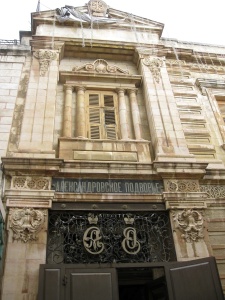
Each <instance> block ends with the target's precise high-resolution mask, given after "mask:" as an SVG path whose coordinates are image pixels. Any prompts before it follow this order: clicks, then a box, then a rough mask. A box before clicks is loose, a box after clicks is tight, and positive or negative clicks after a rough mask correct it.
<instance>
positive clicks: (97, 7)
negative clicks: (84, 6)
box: [88, 0, 108, 17]
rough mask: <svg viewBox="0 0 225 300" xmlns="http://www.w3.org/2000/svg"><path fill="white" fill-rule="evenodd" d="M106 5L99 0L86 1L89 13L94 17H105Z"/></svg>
mask: <svg viewBox="0 0 225 300" xmlns="http://www.w3.org/2000/svg"><path fill="white" fill-rule="evenodd" d="M107 9H108V5H107V4H106V3H105V2H104V1H101V0H91V1H89V2H88V10H89V14H90V15H92V16H94V17H106V13H107Z"/></svg>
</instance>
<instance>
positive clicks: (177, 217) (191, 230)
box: [172, 208, 204, 243]
mask: <svg viewBox="0 0 225 300" xmlns="http://www.w3.org/2000/svg"><path fill="white" fill-rule="evenodd" d="M172 215H173V220H174V222H175V224H176V228H178V229H179V230H180V231H181V233H182V234H181V237H182V238H183V239H184V240H185V241H186V242H187V243H193V242H197V241H199V240H200V239H203V238H204V235H203V222H204V221H203V213H202V212H198V211H197V210H195V209H190V208H187V209H184V210H183V211H182V212H174V211H173V212H172Z"/></svg>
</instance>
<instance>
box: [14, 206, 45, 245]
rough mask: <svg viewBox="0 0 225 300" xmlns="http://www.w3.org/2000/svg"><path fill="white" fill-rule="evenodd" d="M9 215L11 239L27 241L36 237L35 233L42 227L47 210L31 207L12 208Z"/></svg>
mask: <svg viewBox="0 0 225 300" xmlns="http://www.w3.org/2000/svg"><path fill="white" fill-rule="evenodd" d="M9 215H10V219H9V227H10V228H11V229H12V231H13V240H21V241H22V242H24V243H27V242H28V241H35V240H37V239H38V237H37V234H38V232H40V230H41V229H42V228H43V225H44V222H45V216H46V215H47V212H46V210H37V209H33V208H12V209H11V210H10V213H9Z"/></svg>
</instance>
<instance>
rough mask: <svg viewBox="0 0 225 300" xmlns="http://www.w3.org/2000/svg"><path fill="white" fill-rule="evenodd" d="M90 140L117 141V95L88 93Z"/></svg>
mask: <svg viewBox="0 0 225 300" xmlns="http://www.w3.org/2000/svg"><path fill="white" fill-rule="evenodd" d="M88 118H89V133H88V136H89V138H90V139H110V140H115V139H117V126H116V112H115V95H114V94H113V93H110V92H102V93H98V92H89V93H88Z"/></svg>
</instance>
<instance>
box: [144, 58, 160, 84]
mask: <svg viewBox="0 0 225 300" xmlns="http://www.w3.org/2000/svg"><path fill="white" fill-rule="evenodd" d="M142 62H143V64H144V65H145V66H148V67H149V70H150V71H151V73H152V76H153V78H154V79H155V81H156V82H157V83H159V81H160V69H161V67H162V66H163V59H162V58H159V57H154V56H148V57H145V58H144V59H143V60H142Z"/></svg>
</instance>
